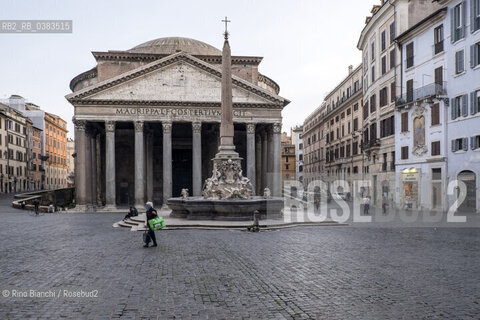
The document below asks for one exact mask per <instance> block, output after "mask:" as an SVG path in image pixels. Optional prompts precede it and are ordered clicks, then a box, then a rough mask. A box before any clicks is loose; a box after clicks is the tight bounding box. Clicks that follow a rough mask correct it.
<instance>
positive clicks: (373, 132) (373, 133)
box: [370, 123, 377, 141]
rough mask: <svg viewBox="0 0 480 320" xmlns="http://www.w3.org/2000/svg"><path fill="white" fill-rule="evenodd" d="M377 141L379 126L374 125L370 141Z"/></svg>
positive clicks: (371, 127) (371, 129) (371, 128)
mask: <svg viewBox="0 0 480 320" xmlns="http://www.w3.org/2000/svg"><path fill="white" fill-rule="evenodd" d="M376 139H377V124H376V123H372V124H371V125H370V140H372V141H375V140H376Z"/></svg>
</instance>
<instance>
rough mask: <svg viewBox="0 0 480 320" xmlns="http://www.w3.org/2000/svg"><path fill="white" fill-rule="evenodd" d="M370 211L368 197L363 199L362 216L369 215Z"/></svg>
mask: <svg viewBox="0 0 480 320" xmlns="http://www.w3.org/2000/svg"><path fill="white" fill-rule="evenodd" d="M369 211H370V196H365V197H364V198H363V214H369Z"/></svg>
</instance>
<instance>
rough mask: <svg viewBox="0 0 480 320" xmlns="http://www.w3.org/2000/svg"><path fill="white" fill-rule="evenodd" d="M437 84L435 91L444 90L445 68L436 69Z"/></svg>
mask: <svg viewBox="0 0 480 320" xmlns="http://www.w3.org/2000/svg"><path fill="white" fill-rule="evenodd" d="M435 84H436V85H437V86H436V88H435V89H441V88H443V67H438V68H436V69H435ZM435 91H437V90H435Z"/></svg>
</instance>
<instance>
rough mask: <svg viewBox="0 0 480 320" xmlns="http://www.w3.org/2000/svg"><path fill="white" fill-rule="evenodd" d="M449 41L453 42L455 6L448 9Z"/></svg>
mask: <svg viewBox="0 0 480 320" xmlns="http://www.w3.org/2000/svg"><path fill="white" fill-rule="evenodd" d="M450 41H451V42H452V43H454V42H455V8H452V9H450Z"/></svg>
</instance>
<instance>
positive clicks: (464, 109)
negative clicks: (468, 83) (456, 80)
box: [462, 94, 468, 117]
mask: <svg viewBox="0 0 480 320" xmlns="http://www.w3.org/2000/svg"><path fill="white" fill-rule="evenodd" d="M462 116H464V117H466V116H468V94H464V95H463V96H462Z"/></svg>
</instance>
